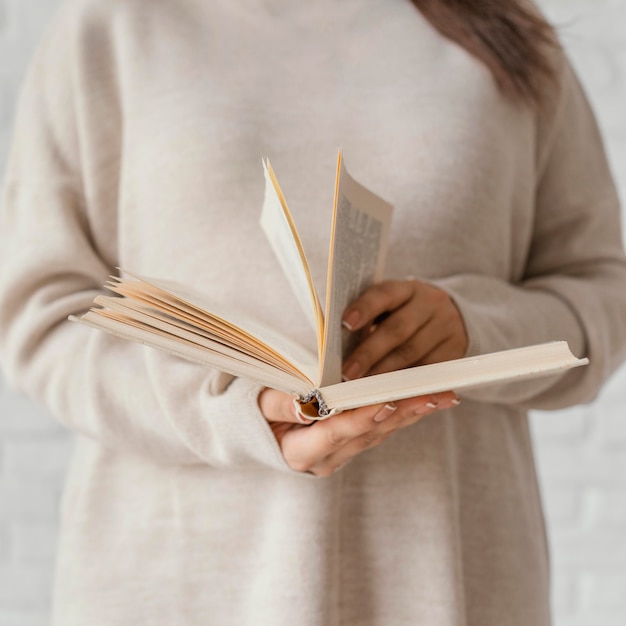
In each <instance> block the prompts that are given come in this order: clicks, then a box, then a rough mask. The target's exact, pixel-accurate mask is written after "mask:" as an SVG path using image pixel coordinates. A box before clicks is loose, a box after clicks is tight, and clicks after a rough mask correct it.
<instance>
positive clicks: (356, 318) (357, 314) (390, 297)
mask: <svg viewBox="0 0 626 626" xmlns="http://www.w3.org/2000/svg"><path fill="white" fill-rule="evenodd" d="M413 284H414V283H413V282H411V281H400V280H387V281H385V282H382V283H377V284H376V285H372V286H371V287H370V288H369V289H368V290H367V291H366V292H365V293H364V294H362V295H361V296H360V297H358V298H357V299H356V300H355V301H354V302H353V303H352V304H350V306H348V307H347V309H346V310H345V311H344V314H343V317H342V324H343V325H344V326H345V327H346V328H347V329H348V330H351V331H356V330H360V329H361V328H365V327H366V326H369V325H370V324H371V323H373V321H374V320H375V319H376V318H377V317H378V316H379V315H382V314H383V313H385V312H387V311H394V310H395V309H397V308H398V307H400V306H402V304H404V303H405V302H406V301H407V300H409V299H410V298H411V296H412V295H413V291H414V287H413Z"/></svg>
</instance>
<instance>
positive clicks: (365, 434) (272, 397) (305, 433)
mask: <svg viewBox="0 0 626 626" xmlns="http://www.w3.org/2000/svg"><path fill="white" fill-rule="evenodd" d="M458 403H459V399H458V397H457V396H456V394H455V393H454V392H452V391H448V392H444V393H437V394H432V395H428V396H419V397H415V398H407V399H405V400H399V401H398V402H392V403H387V404H375V405H371V406H364V407H361V408H358V409H352V410H350V411H344V412H343V413H339V414H337V415H334V416H332V417H330V418H328V419H325V420H320V421H311V423H310V425H305V424H303V423H302V416H300V418H299V417H298V415H297V409H296V406H295V404H294V399H293V396H291V395H289V394H287V393H283V392H282V391H277V390H276V389H267V388H266V389H263V390H262V391H261V393H260V394H259V407H260V409H261V413H263V415H264V416H265V419H266V420H267V421H268V422H269V424H270V426H271V428H272V430H273V432H274V435H275V437H276V439H277V441H278V444H279V445H280V448H281V450H282V453H283V456H284V458H285V460H286V461H287V464H288V465H289V467H291V469H293V470H295V471H298V472H308V473H309V474H313V475H315V476H320V477H323V476H330V475H331V474H332V473H333V472H335V471H336V470H337V469H339V468H340V467H342V466H344V465H345V464H346V463H348V462H349V461H350V460H351V459H353V458H354V457H355V456H357V455H358V454H360V453H361V452H363V451H364V450H368V449H370V448H374V447H376V446H378V445H380V444H381V443H383V442H384V441H386V440H387V439H388V438H389V437H390V436H391V435H392V434H393V433H395V432H396V431H398V430H400V429H402V428H406V427H407V426H411V425H412V424H414V423H415V422H417V421H419V420H420V419H422V418H423V417H425V416H426V415H429V414H431V413H434V412H436V411H439V410H441V409H449V408H452V407H454V406H456V405H457V404H458Z"/></svg>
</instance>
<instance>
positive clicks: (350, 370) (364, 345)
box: [342, 305, 434, 380]
mask: <svg viewBox="0 0 626 626" xmlns="http://www.w3.org/2000/svg"><path fill="white" fill-rule="evenodd" d="M429 316H432V311H430V310H428V309H426V308H423V309H422V308H420V309H417V310H416V309H415V307H411V306H408V305H405V306H403V307H401V308H400V309H398V310H397V311H394V313H392V314H391V315H390V316H389V318H388V319H386V320H385V321H384V322H383V323H382V324H381V325H380V326H379V327H378V328H377V329H376V330H375V331H374V332H373V333H371V334H370V335H368V336H367V337H366V338H365V339H364V340H363V341H362V342H361V343H360V344H359V345H358V346H357V347H356V348H355V350H354V352H352V354H351V355H350V356H349V357H348V358H347V359H346V361H345V363H344V364H343V368H342V372H343V376H344V378H346V379H348V380H354V379H355V378H359V377H361V376H364V375H365V374H366V373H368V372H371V373H374V369H373V368H374V366H375V365H376V364H378V363H383V364H385V365H383V367H377V368H376V369H375V373H380V372H383V371H392V370H394V369H401V368H402V367H406V366H407V365H410V364H412V363H414V362H415V361H417V359H418V356H419V352H420V350H425V351H424V352H422V354H426V353H427V352H429V351H430V350H431V349H432V348H434V345H430V344H431V342H432V340H431V339H430V338H429V337H428V335H427V333H426V332H425V331H424V332H423V329H424V328H425V327H427V326H428V325H429V324H430V323H431V320H432V317H429ZM424 341H427V342H428V345H427V346H424V347H422V346H421V343H423V342H424ZM413 352H416V353H417V354H415V355H414V354H413ZM388 359H389V360H390V363H392V364H393V363H396V362H397V363H399V365H397V366H395V367H392V366H391V365H389V364H386V360H388ZM385 366H386V367H387V369H385Z"/></svg>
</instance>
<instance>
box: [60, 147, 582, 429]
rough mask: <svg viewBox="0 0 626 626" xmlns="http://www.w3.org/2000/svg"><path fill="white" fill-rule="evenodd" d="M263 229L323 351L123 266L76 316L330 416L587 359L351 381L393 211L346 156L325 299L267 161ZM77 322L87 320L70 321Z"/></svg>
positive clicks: (561, 355) (560, 347) (475, 364)
mask: <svg viewBox="0 0 626 626" xmlns="http://www.w3.org/2000/svg"><path fill="white" fill-rule="evenodd" d="M263 166H264V170H265V198H264V202H263V208H262V211H261V226H262V229H263V230H264V232H265V234H266V236H267V238H268V240H269V242H270V244H271V246H272V248H273V250H274V252H275V254H276V257H277V259H278V261H279V263H280V265H281V267H282V269H283V271H284V273H285V276H286V277H287V279H288V281H289V283H290V284H291V286H292V288H293V292H294V294H295V297H296V299H297V301H298V302H299V304H300V306H301V307H302V308H303V310H304V312H305V314H306V315H307V317H308V318H309V320H310V321H311V328H312V332H315V333H316V336H317V354H313V353H311V352H310V351H309V350H306V349H305V348H304V347H302V346H300V345H298V344H297V343H295V342H294V341H293V340H291V339H289V338H288V337H286V336H284V335H283V334H281V333H280V331H279V330H277V329H275V328H269V327H267V326H266V325H262V324H260V323H258V322H257V321H255V320H254V318H253V317H251V316H250V315H249V314H244V313H242V312H241V311H236V310H233V308H232V307H230V306H227V305H226V304H225V303H223V302H216V301H213V300H211V297H210V295H208V294H198V293H194V292H192V291H191V290H190V289H188V288H186V287H184V286H183V285H180V284H174V283H171V282H167V281H164V280H158V279H149V278H145V277H142V276H137V275H133V274H130V273H129V272H125V274H126V276H127V277H125V278H118V277H115V278H112V279H111V281H110V282H109V283H107V288H108V289H109V290H111V291H112V292H114V293H115V294H117V296H98V297H97V298H96V299H95V301H94V307H93V308H92V309H90V310H89V311H88V312H87V313H85V314H84V315H83V316H82V317H80V318H79V319H78V321H80V322H83V323H85V324H87V325H90V326H93V327H95V328H98V329H101V330H105V331H108V332H110V333H113V334H115V335H119V336H121V337H123V338H125V339H129V340H133V341H138V342H141V343H144V344H146V345H149V346H152V347H154V348H159V349H162V350H166V351H168V352H170V353H172V354H174V355H177V356H180V357H183V358H186V359H190V360H192V361H196V362H198V363H201V364H203V365H207V366H211V367H215V368H217V369H219V370H222V371H225V372H228V373H230V374H233V375H235V376H243V377H247V378H250V379H253V380H255V381H258V382H259V383H261V384H263V385H265V386H267V387H273V388H275V389H280V390H282V391H286V392H288V393H292V394H294V395H295V396H296V397H297V398H298V401H299V402H300V404H301V405H302V410H303V412H304V413H305V414H306V415H308V416H311V417H327V416H329V415H332V414H334V413H337V412H339V411H343V410H346V409H351V408H356V407H359V406H364V405H368V404H375V403H380V402H388V401H392V400H399V399H402V398H408V397H412V396H419V395H424V394H430V393H436V392H439V391H448V390H452V389H453V390H456V391H461V390H463V389H466V388H469V387H476V386H480V385H488V384H494V383H498V382H505V381H511V380H516V379H521V378H527V377H533V376H539V375H545V374H550V373H555V372H557V371H560V370H565V369H568V368H571V367H576V366H579V365H584V364H586V363H587V359H577V358H576V357H574V356H573V355H572V353H571V352H570V350H569V348H568V346H567V344H566V343H565V342H553V343H547V344H542V345H538V346H530V347H526V348H519V349H514V350H507V351H504V352H497V353H493V354H486V355H481V356H478V357H470V358H465V359H458V360H455V361H447V362H444V363H436V364H434V365H423V366H417V367H412V368H409V369H404V370H400V371H396V372H390V373H386V374H378V375H376V376H369V377H366V378H362V379H358V380H352V381H345V382H342V378H341V364H342V357H343V355H345V354H346V353H347V352H348V351H349V350H351V349H352V347H353V345H351V341H352V342H353V341H355V339H356V338H355V337H354V336H352V335H351V334H350V333H348V332H347V331H345V330H343V329H342V326H341V317H342V314H343V311H344V310H345V308H346V307H347V306H348V304H350V303H351V302H352V301H353V300H355V299H356V297H357V296H359V295H360V294H361V293H362V292H363V291H364V290H365V289H366V288H367V287H369V286H370V285H371V284H373V283H374V282H376V281H379V280H381V279H382V276H383V268H384V260H385V257H386V252H387V239H388V234H389V226H390V223H391V213H392V207H391V205H389V204H388V203H386V202H385V201H384V200H382V199H381V198H379V197H378V196H376V195H375V194H373V193H371V192H370V191H368V190H367V189H365V187H363V186H361V185H360V184H359V183H357V182H356V181H355V180H354V179H353V178H352V177H351V176H350V175H349V174H348V172H347V171H346V169H345V167H344V165H343V160H342V156H341V152H340V153H339V156H338V159H337V173H336V179H335V200H334V210H333V218H332V225H331V242H330V252H329V258H328V276H327V285H326V301H325V303H324V306H323V307H322V303H321V302H320V299H319V297H318V295H317V291H316V289H315V285H314V284H313V279H312V277H311V272H310V270H309V265H308V263H307V260H306V256H305V253H304V249H303V247H302V243H301V241H300V237H299V235H298V232H297V230H296V227H295V223H294V220H293V217H292V215H291V213H290V211H289V209H288V207H287V203H286V201H285V198H284V196H283V194H282V192H281V190H280V186H279V185H278V181H277V180H276V176H275V175H274V172H273V170H272V167H271V165H270V164H269V162H264V163H263ZM71 319H73V320H74V321H76V319H77V318H71Z"/></svg>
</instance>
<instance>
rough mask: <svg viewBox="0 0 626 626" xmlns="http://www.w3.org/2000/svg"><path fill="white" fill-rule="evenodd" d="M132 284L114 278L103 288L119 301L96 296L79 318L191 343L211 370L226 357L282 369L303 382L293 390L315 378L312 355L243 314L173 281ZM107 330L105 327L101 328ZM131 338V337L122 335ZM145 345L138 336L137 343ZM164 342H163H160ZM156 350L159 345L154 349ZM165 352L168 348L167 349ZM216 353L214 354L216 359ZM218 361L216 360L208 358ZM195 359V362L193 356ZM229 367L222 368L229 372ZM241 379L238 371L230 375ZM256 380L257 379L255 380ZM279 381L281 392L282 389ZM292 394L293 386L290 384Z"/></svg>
mask: <svg viewBox="0 0 626 626" xmlns="http://www.w3.org/2000/svg"><path fill="white" fill-rule="evenodd" d="M130 276H132V278H133V280H127V279H123V278H114V279H112V281H111V282H110V283H109V284H108V288H109V289H110V290H111V291H113V292H115V293H117V294H118V295H119V296H122V297H121V298H111V297H104V296H99V297H98V298H96V300H95V301H94V305H96V307H99V308H94V309H92V310H91V311H89V313H88V314H86V315H84V316H83V317H82V318H80V321H85V322H90V323H91V325H92V326H94V325H96V323H95V322H96V319H97V325H98V327H99V328H102V327H103V326H107V325H108V324H110V323H111V321H112V320H115V321H117V322H124V323H126V324H128V325H129V326H131V328H130V329H127V330H126V332H125V333H122V332H120V328H119V325H118V324H115V330H116V332H115V334H118V335H122V336H125V337H126V338H130V339H133V334H136V332H137V329H142V330H143V331H148V332H153V333H154V334H155V336H160V337H168V338H169V340H178V341H180V342H181V344H188V345H191V344H195V346H196V347H197V348H198V349H202V350H205V351H206V352H207V354H206V355H205V356H204V357H203V359H202V361H203V362H204V363H206V364H211V365H214V366H216V367H218V366H220V367H221V366H222V364H223V363H224V362H225V361H226V360H227V359H234V360H235V361H236V363H234V364H233V366H238V364H239V362H240V361H245V362H246V363H249V364H254V366H255V367H256V368H260V369H261V370H262V371H269V370H281V371H282V372H284V373H285V374H287V375H288V376H290V377H292V378H294V377H295V378H298V379H299V380H300V381H302V383H303V384H300V385H298V386H297V388H298V389H310V387H311V386H313V381H314V380H315V377H316V374H317V369H318V360H317V356H316V355H314V354H312V353H311V352H309V351H308V350H306V349H305V348H304V347H303V346H300V345H299V344H297V343H295V342H294V341H292V340H291V339H289V338H287V337H285V336H283V335H282V334H281V333H279V332H278V331H276V330H274V329H272V328H269V327H267V326H266V325H264V324H260V323H259V322H257V321H256V320H254V319H252V318H251V317H249V316H247V315H246V314H245V313H243V312H242V311H238V310H236V309H235V308H234V307H232V306H226V305H225V304H224V303H223V302H216V301H212V300H211V299H210V298H209V297H208V296H206V295H202V294H198V293H196V292H194V291H193V290H191V289H190V288H188V287H184V286H182V285H180V284H178V283H174V282H170V281H163V280H156V279H148V278H143V277H140V276H137V275H132V274H130ZM104 329H105V330H106V328H104ZM127 335H130V336H127ZM137 340H139V341H141V342H142V343H146V344H149V343H150V342H149V341H148V340H146V337H145V336H144V334H143V333H142V338H141V339H137ZM159 343H160V344H163V341H161V340H160V341H159ZM157 347H161V346H157ZM167 349H168V350H169V351H170V352H172V351H173V350H172V349H171V346H170V347H169V348H167ZM212 353H215V354H217V355H218V356H215V354H212ZM215 358H217V359H218V362H215V361H214V360H212V359H215ZM194 360H200V359H199V358H198V357H197V354H195V356H194ZM233 366H231V367H229V368H227V369H225V371H228V372H230V373H233ZM235 373H237V374H238V375H245V374H244V373H243V372H237V371H236V372H235ZM255 380H259V376H258V375H257V376H255ZM284 387H285V385H284V383H283V384H282V385H281V387H280V388H281V389H284ZM290 388H291V389H292V390H293V389H294V388H295V387H294V385H291V386H290Z"/></svg>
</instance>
